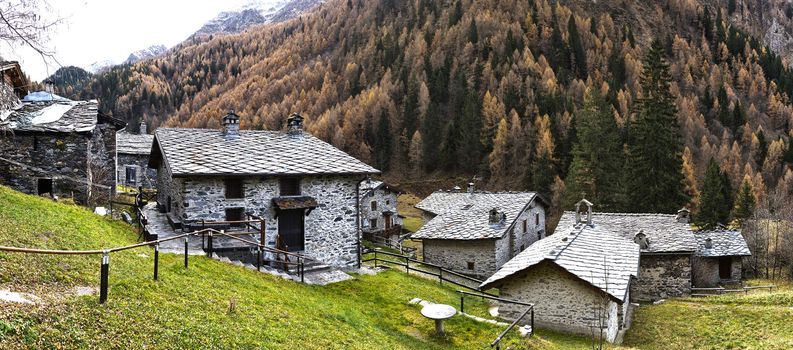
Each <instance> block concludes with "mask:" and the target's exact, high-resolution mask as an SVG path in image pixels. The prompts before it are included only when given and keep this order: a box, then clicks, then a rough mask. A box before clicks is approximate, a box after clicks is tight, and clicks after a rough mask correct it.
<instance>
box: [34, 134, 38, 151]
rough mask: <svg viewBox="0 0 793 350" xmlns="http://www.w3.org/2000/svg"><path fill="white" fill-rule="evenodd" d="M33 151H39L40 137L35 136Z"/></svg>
mask: <svg viewBox="0 0 793 350" xmlns="http://www.w3.org/2000/svg"><path fill="white" fill-rule="evenodd" d="M33 150H34V151H38V150H39V137H38V136H36V135H33Z"/></svg>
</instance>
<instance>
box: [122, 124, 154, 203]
mask: <svg viewBox="0 0 793 350" xmlns="http://www.w3.org/2000/svg"><path fill="white" fill-rule="evenodd" d="M152 141H154V135H150V134H148V133H147V132H146V124H145V123H142V124H141V126H140V133H137V134H136V133H131V132H129V131H127V129H126V128H124V129H121V130H119V131H118V133H116V159H117V166H116V184H118V185H119V186H125V187H130V188H135V189H136V188H138V187H141V186H142V187H143V188H146V189H152V188H155V187H156V182H157V181H156V179H157V170H155V169H151V168H149V154H150V153H151V145H152Z"/></svg>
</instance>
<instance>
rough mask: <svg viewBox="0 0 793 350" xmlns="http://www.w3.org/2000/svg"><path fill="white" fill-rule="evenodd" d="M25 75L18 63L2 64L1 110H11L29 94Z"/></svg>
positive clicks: (0, 81)
mask: <svg viewBox="0 0 793 350" xmlns="http://www.w3.org/2000/svg"><path fill="white" fill-rule="evenodd" d="M28 85H30V83H29V82H28V79H27V77H25V73H23V72H22V68H21V67H20V66H19V63H18V62H16V61H4V62H0V110H6V109H10V108H11V107H14V106H16V105H17V104H19V100H20V99H22V98H24V97H25V95H27V94H28Z"/></svg>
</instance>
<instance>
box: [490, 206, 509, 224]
mask: <svg viewBox="0 0 793 350" xmlns="http://www.w3.org/2000/svg"><path fill="white" fill-rule="evenodd" d="M487 221H488V222H489V223H490V224H491V225H495V224H505V223H506V222H507V214H506V213H499V212H498V208H493V209H490V212H489V215H488V218H487Z"/></svg>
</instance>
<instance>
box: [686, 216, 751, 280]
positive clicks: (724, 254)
mask: <svg viewBox="0 0 793 350" xmlns="http://www.w3.org/2000/svg"><path fill="white" fill-rule="evenodd" d="M694 236H695V237H696V238H697V253H696V254H695V255H694V259H693V283H694V287H698V288H710V287H716V286H719V285H720V284H732V283H740V282H741V280H742V279H743V275H742V271H743V258H744V257H747V256H751V255H752V253H751V252H750V251H749V246H748V245H747V244H746V240H745V239H744V238H743V235H741V231H734V230H728V229H725V228H717V229H714V230H708V231H697V232H695V233H694Z"/></svg>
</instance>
